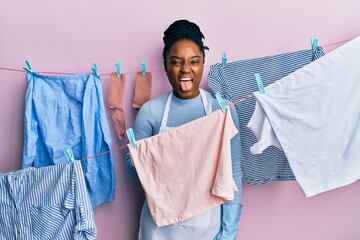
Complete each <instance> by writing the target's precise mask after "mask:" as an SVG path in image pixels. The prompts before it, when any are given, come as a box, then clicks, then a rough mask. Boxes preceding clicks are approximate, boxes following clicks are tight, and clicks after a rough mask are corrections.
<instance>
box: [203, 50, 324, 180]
mask: <svg viewBox="0 0 360 240" xmlns="http://www.w3.org/2000/svg"><path fill="white" fill-rule="evenodd" d="M323 55H324V51H323V49H322V48H320V47H319V48H318V49H317V51H316V52H315V53H313V52H312V50H302V51H297V52H293V53H284V54H280V55H275V56H268V57H263V58H257V59H250V60H242V61H236V62H232V63H228V64H227V65H226V67H225V68H223V67H222V66H221V64H214V65H212V66H211V67H210V71H209V76H208V85H209V87H210V88H211V89H212V90H213V92H219V93H220V94H221V95H222V96H223V98H225V99H227V100H229V101H231V102H236V101H237V100H239V99H241V98H243V97H246V96H248V95H249V94H251V93H252V92H255V91H258V86H257V83H256V80H255V77H254V74H255V73H259V74H260V76H261V78H262V81H263V84H264V86H267V85H269V84H271V83H274V82H275V81H277V80H279V79H281V78H283V77H285V76H287V75H288V74H290V73H292V72H295V71H296V70H298V69H299V68H301V67H303V66H305V65H306V64H309V63H310V62H312V61H313V60H316V59H317V58H319V57H321V56H323ZM265 94H266V93H265ZM235 106H236V110H237V112H238V116H239V131H240V136H241V144H240V145H241V164H242V166H241V167H242V171H243V181H244V182H245V183H249V184H264V183H267V182H269V181H272V180H294V179H295V177H294V174H293V172H292V171H291V169H290V166H289V162H288V160H287V159H286V157H285V154H284V152H283V151H282V150H280V149H278V148H276V147H274V146H271V147H269V148H267V149H266V150H265V151H264V152H263V153H262V154H258V155H252V154H251V153H250V147H251V146H252V145H254V143H256V142H257V139H256V137H255V135H254V134H253V133H252V132H251V130H250V129H249V128H247V127H246V125H247V123H248V122H249V120H250V117H251V116H252V113H253V112H254V107H255V98H249V99H246V100H245V101H242V102H240V103H238V104H236V105H235Z"/></svg>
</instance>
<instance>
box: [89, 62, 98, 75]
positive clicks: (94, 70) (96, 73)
mask: <svg viewBox="0 0 360 240" xmlns="http://www.w3.org/2000/svg"><path fill="white" fill-rule="evenodd" d="M91 69H92V73H93V74H94V76H96V77H99V74H98V69H97V66H96V63H93V65H92V68H91Z"/></svg>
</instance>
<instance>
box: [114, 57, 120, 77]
mask: <svg viewBox="0 0 360 240" xmlns="http://www.w3.org/2000/svg"><path fill="white" fill-rule="evenodd" d="M115 72H116V76H117V77H118V78H119V77H121V72H120V62H119V61H116V63H115Z"/></svg>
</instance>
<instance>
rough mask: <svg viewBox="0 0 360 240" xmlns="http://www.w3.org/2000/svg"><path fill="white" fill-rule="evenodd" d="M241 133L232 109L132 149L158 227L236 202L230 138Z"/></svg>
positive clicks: (144, 142)
mask: <svg viewBox="0 0 360 240" xmlns="http://www.w3.org/2000/svg"><path fill="white" fill-rule="evenodd" d="M237 132H238V131H237V129H236V127H235V125H234V123H233V120H232V118H231V113H230V109H229V107H228V108H227V112H226V113H223V112H222V111H221V110H217V111H215V112H213V113H211V114H210V115H208V116H205V117H202V118H199V119H197V120H195V121H192V122H189V123H187V124H184V125H182V126H180V127H177V128H173V129H171V130H169V131H167V132H164V133H161V134H158V135H155V136H152V137H149V138H146V139H143V140H140V141H137V142H136V148H132V147H131V146H130V145H128V147H129V149H130V154H131V158H132V160H133V164H134V166H135V168H136V171H137V174H138V176H139V179H140V182H141V184H142V186H143V188H144V190H145V194H146V198H147V201H148V204H149V209H150V213H151V216H152V218H153V220H154V223H155V225H156V226H158V227H160V226H165V225H169V224H173V223H175V222H180V221H183V220H186V219H189V218H191V217H194V216H196V215H198V214H200V213H203V212H205V211H207V210H209V209H210V208H213V207H215V206H218V205H220V204H223V203H224V202H227V201H231V200H233V199H234V191H238V189H237V187H236V184H235V182H234V179H233V176H232V164H231V145H230V140H231V138H233V137H234V136H235V135H236V134H237Z"/></svg>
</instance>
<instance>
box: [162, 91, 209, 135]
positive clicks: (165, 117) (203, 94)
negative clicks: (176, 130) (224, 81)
mask: <svg viewBox="0 0 360 240" xmlns="http://www.w3.org/2000/svg"><path fill="white" fill-rule="evenodd" d="M200 95H201V101H202V103H203V106H204V110H205V114H206V115H209V114H210V113H211V112H212V107H211V101H210V100H209V99H208V98H207V96H206V92H205V91H204V90H203V89H201V88H200ZM172 96H173V92H170V93H169V96H168V98H167V100H166V104H165V108H164V113H163V117H162V119H161V125H160V130H159V132H161V130H162V129H165V128H166V125H167V120H168V116H169V110H170V103H171V99H172Z"/></svg>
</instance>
